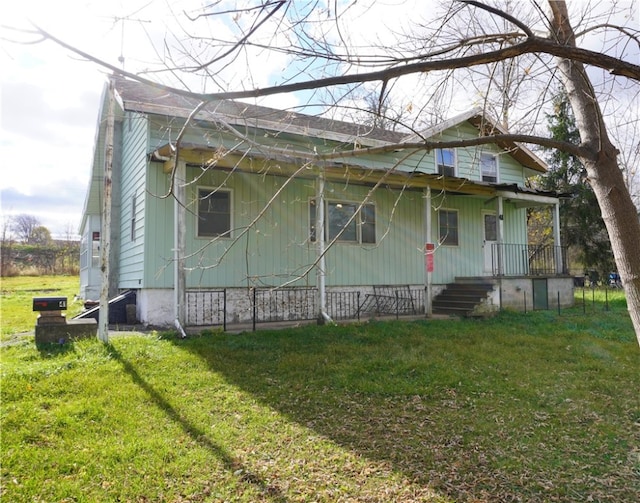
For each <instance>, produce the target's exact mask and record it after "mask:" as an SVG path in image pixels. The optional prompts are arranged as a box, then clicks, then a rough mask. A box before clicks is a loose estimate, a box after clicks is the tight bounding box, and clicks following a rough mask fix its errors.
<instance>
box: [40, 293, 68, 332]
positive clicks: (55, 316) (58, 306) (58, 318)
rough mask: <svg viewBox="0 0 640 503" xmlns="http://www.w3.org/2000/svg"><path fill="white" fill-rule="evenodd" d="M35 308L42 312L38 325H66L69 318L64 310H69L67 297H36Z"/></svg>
mask: <svg viewBox="0 0 640 503" xmlns="http://www.w3.org/2000/svg"><path fill="white" fill-rule="evenodd" d="M33 310H34V311H37V312H39V313H40V315H39V316H38V321H37V324H38V325H64V324H65V323H66V321H67V319H66V318H65V317H64V316H63V314H62V311H66V310H67V298H66V297H34V299H33Z"/></svg>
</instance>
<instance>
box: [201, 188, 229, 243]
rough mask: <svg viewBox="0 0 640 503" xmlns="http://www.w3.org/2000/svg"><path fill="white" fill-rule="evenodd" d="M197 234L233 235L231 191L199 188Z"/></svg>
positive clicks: (205, 236) (207, 236)
mask: <svg viewBox="0 0 640 503" xmlns="http://www.w3.org/2000/svg"><path fill="white" fill-rule="evenodd" d="M196 232H197V236H198V237H200V238H210V237H227V238H228V237H231V191H230V190H221V189H211V188H198V215H197V229H196Z"/></svg>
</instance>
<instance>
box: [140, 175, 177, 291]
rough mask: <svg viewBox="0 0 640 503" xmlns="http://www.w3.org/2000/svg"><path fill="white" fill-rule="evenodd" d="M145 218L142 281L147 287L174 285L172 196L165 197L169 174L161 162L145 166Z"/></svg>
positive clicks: (170, 286) (168, 286) (169, 286)
mask: <svg viewBox="0 0 640 503" xmlns="http://www.w3.org/2000/svg"><path fill="white" fill-rule="evenodd" d="M147 187H148V191H147V194H146V197H145V222H144V233H145V241H144V249H145V251H144V280H143V282H144V285H145V286H146V287H147V288H172V287H173V261H172V259H173V251H172V250H173V242H174V230H173V229H174V226H173V212H174V209H173V198H172V197H168V196H167V194H168V192H169V175H167V174H165V173H164V172H163V164H162V163H158V162H151V163H149V165H148V166H147Z"/></svg>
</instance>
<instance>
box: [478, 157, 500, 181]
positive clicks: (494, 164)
mask: <svg viewBox="0 0 640 503" xmlns="http://www.w3.org/2000/svg"><path fill="white" fill-rule="evenodd" d="M480 174H481V176H482V181H483V182H492V183H495V182H497V181H498V157H497V156H495V155H493V154H481V155H480Z"/></svg>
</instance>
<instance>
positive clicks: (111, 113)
mask: <svg viewBox="0 0 640 503" xmlns="http://www.w3.org/2000/svg"><path fill="white" fill-rule="evenodd" d="M114 93H115V90H114V83H113V80H112V79H109V104H108V108H107V130H106V136H105V158H104V181H103V191H104V194H103V201H102V228H101V230H100V245H101V246H100V271H101V272H102V283H101V287H100V304H99V306H100V307H99V310H98V338H99V339H100V340H101V341H102V342H104V343H108V342H109V268H110V264H109V254H110V253H111V246H110V243H111V194H112V188H113V187H112V178H111V177H112V172H113V136H114V128H115V94H114Z"/></svg>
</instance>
